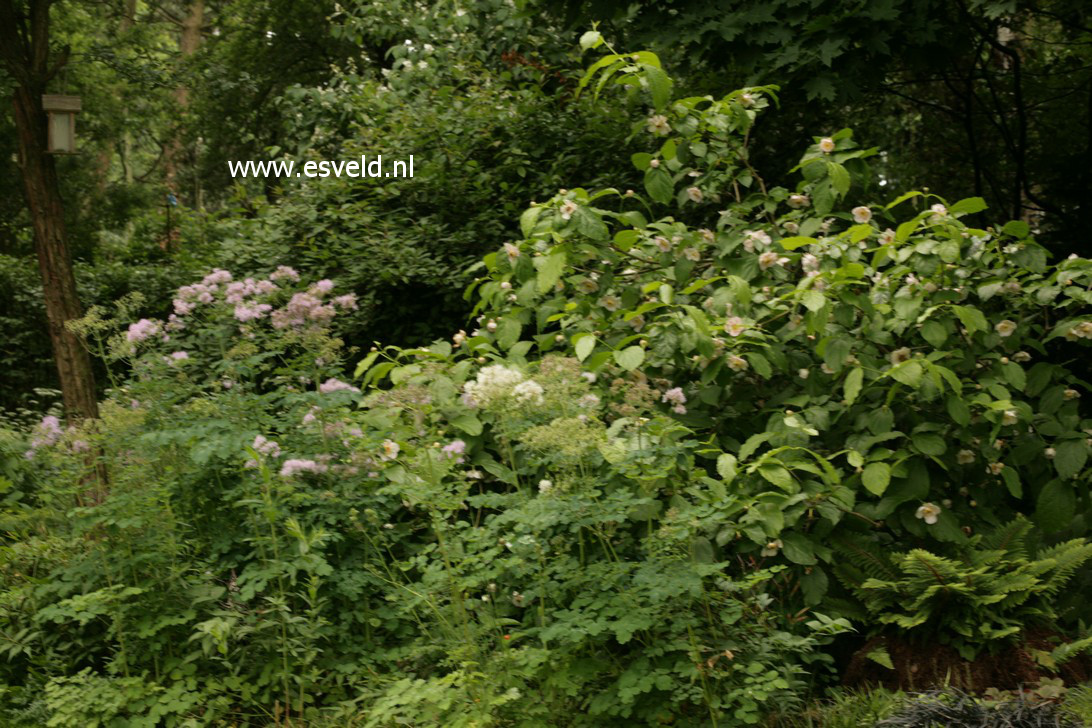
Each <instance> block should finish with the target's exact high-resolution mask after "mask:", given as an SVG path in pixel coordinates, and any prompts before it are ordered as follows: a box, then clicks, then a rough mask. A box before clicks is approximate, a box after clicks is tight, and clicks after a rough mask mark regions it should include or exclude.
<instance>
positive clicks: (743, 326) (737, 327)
mask: <svg viewBox="0 0 1092 728" xmlns="http://www.w3.org/2000/svg"><path fill="white" fill-rule="evenodd" d="M724 330H725V331H726V332H728V335H729V336H739V335H740V334H742V333H743V332H744V331H746V330H747V322H746V321H744V320H743V319H741V318H740V317H739V316H732V317H731V318H730V319H728V320H727V321H725V322H724Z"/></svg>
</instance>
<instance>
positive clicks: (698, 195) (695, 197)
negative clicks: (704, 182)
mask: <svg viewBox="0 0 1092 728" xmlns="http://www.w3.org/2000/svg"><path fill="white" fill-rule="evenodd" d="M686 196H687V197H689V198H690V201H691V202H701V201H702V200H703V199H704V198H705V195H703V194H702V191H701V190H700V189H698V188H697V187H687V188H686Z"/></svg>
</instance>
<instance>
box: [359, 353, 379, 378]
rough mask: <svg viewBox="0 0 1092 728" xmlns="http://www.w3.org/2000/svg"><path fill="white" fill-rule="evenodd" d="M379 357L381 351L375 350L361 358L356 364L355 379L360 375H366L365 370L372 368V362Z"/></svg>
mask: <svg viewBox="0 0 1092 728" xmlns="http://www.w3.org/2000/svg"><path fill="white" fill-rule="evenodd" d="M378 358H379V352H378V351H373V352H371V353H370V354H368V355H367V356H366V357H364V358H363V359H361V360H360V363H359V364H357V365H356V370H355V371H354V372H353V377H354V378H355V379H359V378H360V377H362V376H364V372H366V371H368V369H369V368H371V366H372V364H374V363H375V360H376V359H378Z"/></svg>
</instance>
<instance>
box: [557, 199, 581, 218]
mask: <svg viewBox="0 0 1092 728" xmlns="http://www.w3.org/2000/svg"><path fill="white" fill-rule="evenodd" d="M577 207H578V205H577V204H576V203H575V202H573V201H572V200H565V201H564V202H562V203H561V207H559V208H558V212H559V213H561V219H562V220H568V219H569V218H571V217H572V216H573V213H574V212H576V209H577Z"/></svg>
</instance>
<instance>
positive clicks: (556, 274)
mask: <svg viewBox="0 0 1092 728" xmlns="http://www.w3.org/2000/svg"><path fill="white" fill-rule="evenodd" d="M535 267H536V268H538V275H537V277H536V280H535V287H536V288H537V289H538V292H539V293H546V292H547V291H549V290H550V289H551V288H553V287H554V286H555V285H556V284H557V282H558V280H559V279H560V278H561V274H562V272H564V270H565V251H563V250H559V251H556V252H553V253H550V254H549V255H543V256H540V257H538V258H535Z"/></svg>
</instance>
